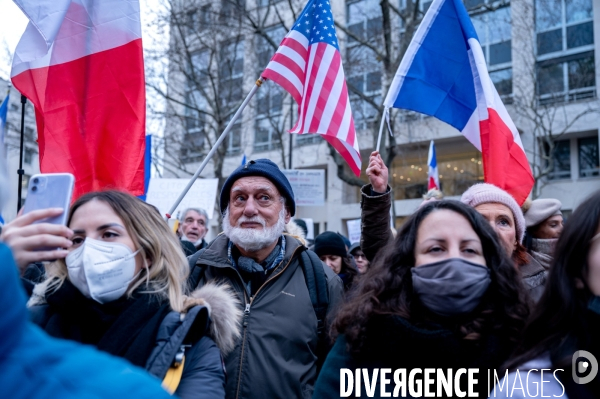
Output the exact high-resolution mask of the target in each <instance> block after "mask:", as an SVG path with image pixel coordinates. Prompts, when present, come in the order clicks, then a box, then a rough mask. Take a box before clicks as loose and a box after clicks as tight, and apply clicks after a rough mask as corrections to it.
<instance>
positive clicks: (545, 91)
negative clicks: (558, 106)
mask: <svg viewBox="0 0 600 399" xmlns="http://www.w3.org/2000/svg"><path fill="white" fill-rule="evenodd" d="M595 88H596V67H595V59H594V52H593V51H588V52H585V53H580V54H574V55H570V56H565V57H560V58H555V59H550V60H546V61H542V62H539V63H538V79H537V91H538V95H539V98H540V103H541V104H542V105H543V104H549V103H557V102H564V101H576V100H582V99H586V98H594V97H595V96H596V90H595Z"/></svg>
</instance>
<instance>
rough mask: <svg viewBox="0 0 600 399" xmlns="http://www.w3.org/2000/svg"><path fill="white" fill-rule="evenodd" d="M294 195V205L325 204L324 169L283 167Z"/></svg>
mask: <svg viewBox="0 0 600 399" xmlns="http://www.w3.org/2000/svg"><path fill="white" fill-rule="evenodd" d="M282 172H283V174H284V175H286V177H287V178H288V180H289V181H290V184H291V185H292V189H293V190H294V196H295V197H296V198H295V200H296V206H324V205H325V170H323V169H284V170H282Z"/></svg>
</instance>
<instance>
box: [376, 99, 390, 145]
mask: <svg viewBox="0 0 600 399" xmlns="http://www.w3.org/2000/svg"><path fill="white" fill-rule="evenodd" d="M386 112H388V111H387V108H384V109H383V113H382V114H381V125H380V126H379V136H378V137H377V148H376V149H375V151H377V152H379V147H380V146H381V135H382V134H383V125H384V123H385V114H386Z"/></svg>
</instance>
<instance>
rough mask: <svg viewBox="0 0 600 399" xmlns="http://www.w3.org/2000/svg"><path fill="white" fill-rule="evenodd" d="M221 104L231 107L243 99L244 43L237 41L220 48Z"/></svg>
mask: <svg viewBox="0 0 600 399" xmlns="http://www.w3.org/2000/svg"><path fill="white" fill-rule="evenodd" d="M219 82H220V96H221V104H222V105H223V106H228V105H229V106H231V105H235V104H237V103H238V102H239V101H240V100H241V99H242V98H243V94H244V93H243V92H242V90H243V86H244V41H243V40H238V41H235V42H231V43H226V44H223V45H222V46H221V51H220V57H219Z"/></svg>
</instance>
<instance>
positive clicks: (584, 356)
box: [571, 350, 598, 384]
mask: <svg viewBox="0 0 600 399" xmlns="http://www.w3.org/2000/svg"><path fill="white" fill-rule="evenodd" d="M571 369H572V373H573V381H575V383H576V384H587V383H588V382H591V381H592V380H593V379H594V378H596V375H597V374H598V361H597V360H596V357H595V356H594V355H592V354H591V353H590V352H588V351H583V350H581V351H577V352H575V353H573V358H572V360H571ZM584 374H587V375H586V376H585V377H580V376H581V375H584Z"/></svg>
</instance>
